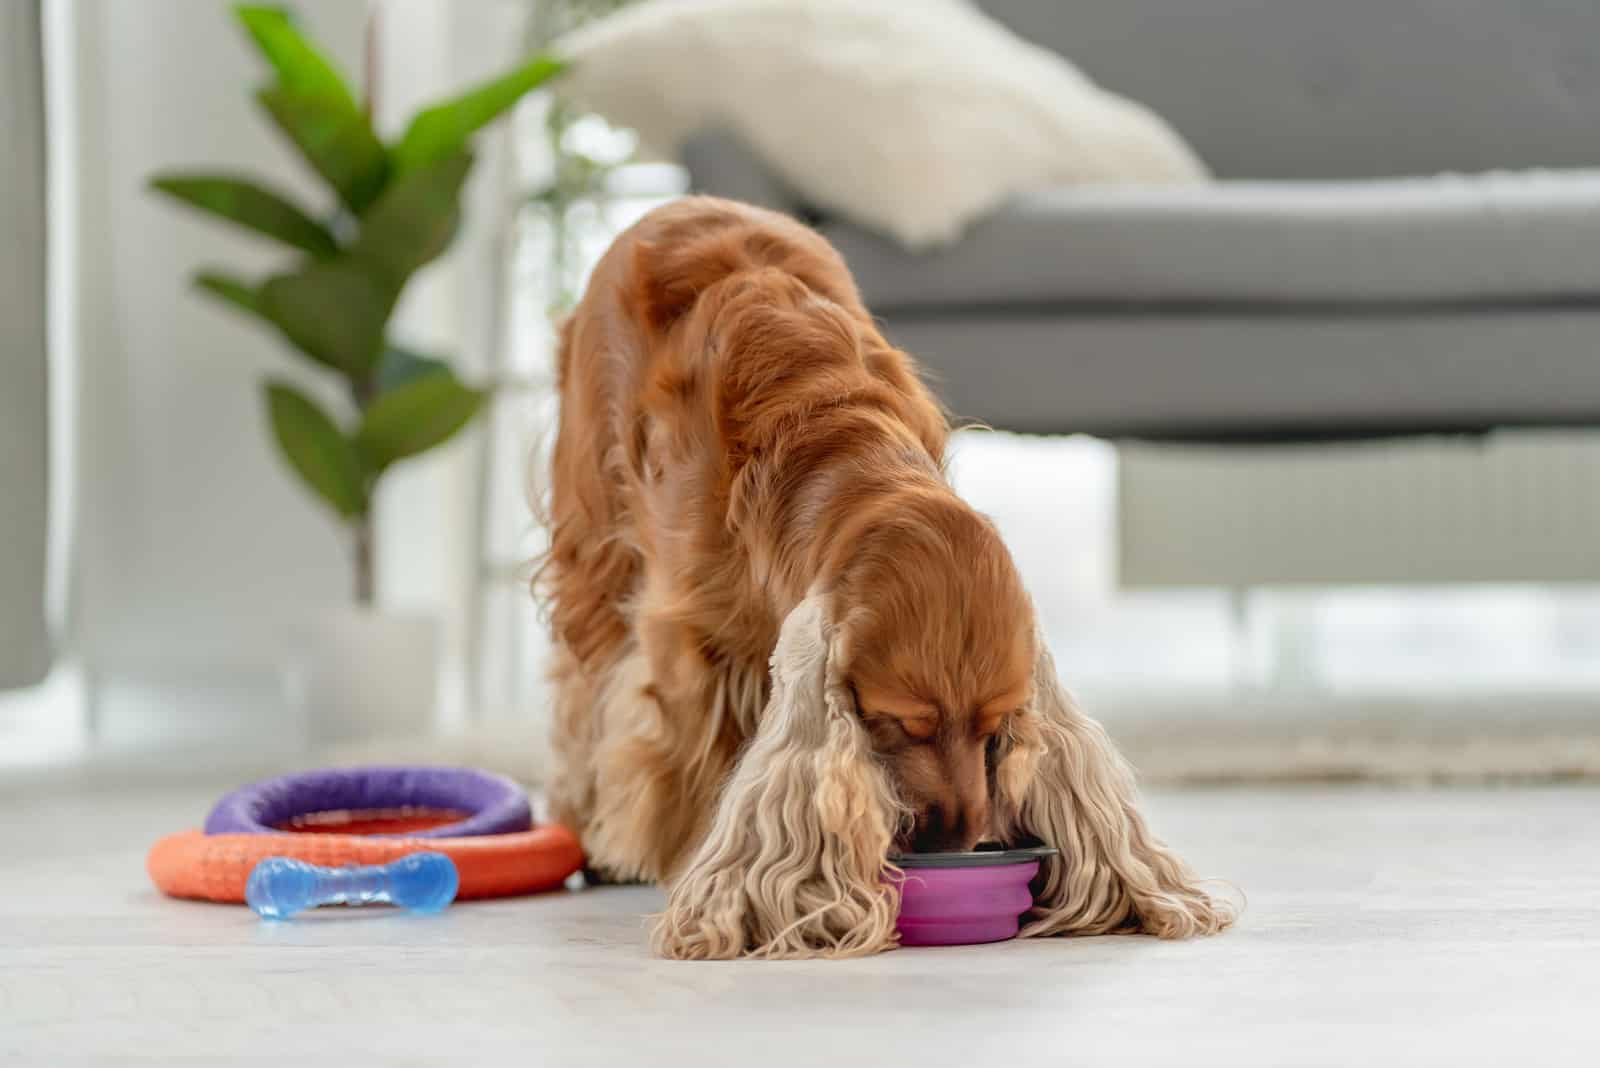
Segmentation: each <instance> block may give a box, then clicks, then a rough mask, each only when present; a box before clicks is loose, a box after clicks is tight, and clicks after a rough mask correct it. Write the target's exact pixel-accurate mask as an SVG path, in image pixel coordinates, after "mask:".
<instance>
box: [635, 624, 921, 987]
mask: <svg viewBox="0 0 1600 1068" xmlns="http://www.w3.org/2000/svg"><path fill="white" fill-rule="evenodd" d="M834 639H835V635H834V628H833V625H832V623H831V621H830V619H829V612H828V603H827V598H826V597H825V596H820V595H819V596H813V597H810V598H808V599H807V600H805V601H803V602H801V604H800V605H799V606H797V607H796V608H795V609H794V610H793V611H792V612H790V613H789V616H788V618H787V619H785V620H784V623H783V628H782V631H781V633H780V635H779V638H778V645H777V649H776V651H775V652H774V653H773V656H772V696H771V698H770V699H769V701H768V703H767V707H766V710H765V711H764V712H763V714H762V718H761V723H760V726H759V728H758V730H757V732H756V735H755V738H754V739H753V740H752V741H751V743H750V747H749V748H748V749H747V750H746V752H745V754H744V756H743V757H742V758H741V759H740V761H739V766H738V768H737V769H736V770H735V772H734V774H733V777H732V779H731V780H730V782H729V783H728V785H727V787H726V789H725V790H724V791H723V795H722V799H721V802H720V804H719V806H718V809H717V814H716V818H715V820H714V822H713V824H712V827H711V830H710V832H709V833H708V834H707V836H706V839H705V841H704V842H703V843H702V844H701V845H700V847H699V849H698V850H697V851H696V853H695V855H694V857H693V858H692V859H691V860H690V861H689V864H688V866H687V867H686V868H685V869H684V871H683V872H682V874H681V875H679V876H678V878H677V879H676V880H675V881H674V882H673V884H672V886H671V889H670V891H669V894H668V898H667V908H666V911H665V912H664V913H663V914H662V915H660V916H659V917H657V919H656V924H655V930H654V932H653V935H652V945H653V946H654V948H655V950H656V952H657V953H659V954H661V955H662V956H665V957H676V958H681V959H701V960H703V959H727V958H732V957H741V956H753V957H763V956H764V957H852V956H860V955H864V954H868V953H877V952H879V951H881V950H885V949H890V948H893V947H894V945H895V944H896V935H895V927H894V924H895V915H896V913H897V912H898V911H899V898H898V895H897V894H896V893H895V891H894V889H893V888H892V887H891V886H889V885H888V884H887V883H885V882H884V869H885V863H886V857H887V855H888V852H889V846H890V843H891V841H892V840H893V837H894V833H895V831H896V829H897V827H898V825H899V821H900V818H901V809H900V806H899V804H898V803H897V801H896V800H895V797H894V793H893V791H892V789H891V788H890V785H889V782H888V780H887V778H886V776H885V775H884V773H883V771H882V770H881V769H880V768H879V767H878V765H877V764H876V763H875V762H874V761H873V760H872V759H871V744H870V740H869V739H868V738H867V736H866V732H865V730H864V728H863V727H862V726H861V724H860V721H859V719H858V718H857V716H856V715H855V711H854V706H853V704H852V701H851V698H850V694H849V692H848V689H847V687H845V686H844V685H843V684H842V683H841V681H840V680H839V679H838V678H837V677H835V675H834V672H833V671H832V670H831V669H830V662H831V659H832V657H831V653H830V650H831V648H832V646H833V644H834Z"/></svg>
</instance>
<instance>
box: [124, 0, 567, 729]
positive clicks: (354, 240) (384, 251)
mask: <svg viewBox="0 0 1600 1068" xmlns="http://www.w3.org/2000/svg"><path fill="white" fill-rule="evenodd" d="M234 13H235V15H236V16H237V18H238V20H239V22H240V24H241V25H242V26H243V28H244V30H245V31H246V32H247V33H248V35H249V37H250V39H251V40H252V41H253V42H254V43H255V45H256V47H257V48H258V50H259V51H260V53H261V55H262V57H263V58H264V59H265V60H266V62H267V64H268V67H269V68H270V70H271V72H272V75H273V80H272V81H271V83H270V84H268V85H266V86H265V87H263V88H262V89H260V90H258V91H257V93H256V99H257V101H258V102H259V103H260V105H261V107H262V110H263V111H264V112H265V113H266V115H267V117H268V118H269V119H270V120H271V122H272V124H273V125H275V126H276V127H277V129H278V130H279V132H280V133H281V134H282V135H283V136H284V137H285V138H286V139H287V140H288V142H289V144H290V145H291V146H293V148H294V149H295V150H296V151H297V152H298V153H299V155H300V156H301V157H302V158H303V159H304V161H305V162H306V163H307V164H308V165H309V166H310V168H311V170H313V171H314V172H315V173H316V174H317V175H318V176H319V177H320V178H321V179H322V181H323V182H324V183H325V184H326V185H327V187H328V190H329V197H328V204H327V205H326V207H325V209H324V210H320V211H313V210H307V209H305V208H303V207H301V206H300V205H298V204H295V203H294V202H293V201H291V200H290V199H289V198H288V197H286V196H284V195H283V194H282V193H280V192H277V191H275V190H273V189H272V188H270V187H269V186H268V185H266V184H264V183H262V182H259V181H256V180H254V179H251V178H248V177H244V176H240V175H235V174H225V173H214V172H201V173H184V174H162V175H157V176H155V177H154V178H152V179H151V181H150V185H151V187H152V188H153V189H154V190H156V191H158V192H160V193H162V194H165V195H166V196H169V197H171V198H173V199H175V200H178V201H180V202H181V203H183V204H185V205H187V206H189V207H191V208H195V209H198V210H200V211H203V212H206V213H207V214H209V215H212V216H214V217H217V218H220V219H223V220H226V221H227V222H230V223H233V224H235V225H237V226H240V227H243V228H244V229H246V230H249V231H252V232H254V233H255V234H257V235H259V236H261V237H264V238H268V239H271V240H273V241H276V242H277V243H279V244H281V245H283V246H286V247H287V248H289V249H292V250H294V252H295V253H296V258H295V260H294V261H293V262H291V263H290V264H289V265H288V266H287V267H286V269H285V270H283V271H282V272H280V273H277V274H273V275H271V276H270V277H268V278H266V279H264V280H260V281H255V280H246V279H241V278H239V277H237V276H235V275H233V274H230V273H228V272H225V271H220V270H214V269H207V270H202V271H200V272H199V273H198V274H197V275H196V276H195V279H194V281H195V285H196V286H197V287H198V288H199V289H200V290H201V291H203V292H205V293H206V294H208V295H210V296H211V297H214V298H216V299H218V300H220V301H222V302H224V303H225V304H227V305H228V306H229V307H231V308H234V309H236V310H237V311H239V312H241V313H243V314H245V315H247V316H249V317H250V318H252V319H254V320H256V321H258V322H260V323H262V324H265V325H266V326H268V327H270V328H271V329H272V330H274V331H275V332H277V333H278V334H280V335H281V336H282V337H283V339H284V340H286V341H287V342H288V343H289V345H290V347H291V348H292V349H293V350H294V351H296V352H298V353H299V354H300V355H301V356H303V357H304V358H305V359H306V360H307V361H308V362H309V364H310V365H311V366H312V367H314V368H316V369H317V370H319V371H320V372H322V373H323V374H326V375H329V376H331V377H333V378H334V379H335V380H336V381H337V382H338V383H339V384H340V386H341V389H340V392H341V394H342V396H343V404H341V405H340V406H339V408H338V409H336V410H331V411H330V410H329V409H327V408H325V407H324V406H323V405H321V404H319V403H318V402H317V401H316V400H315V399H313V397H312V396H310V395H309V394H307V393H306V392H305V391H303V390H301V389H300V388H298V387H297V386H296V385H294V384H293V383H292V382H290V381H289V380H287V379H283V378H273V379H270V380H268V381H267V382H265V383H263V399H264V401H265V406H266V413H267V417H268V422H269V425H270V427H271V431H272V437H273V440H274V441H275V443H276V444H277V447H278V451H279V452H280V454H281V455H282V457H283V459H284V461H285V462H286V464H287V465H288V467H289V469H290V470H291V471H293V472H294V473H295V474H296V475H297V476H298V477H299V479H300V481H301V482H302V483H303V484H304V485H305V486H306V488H307V489H309V490H310V491H311V492H312V494H313V495H314V496H315V497H316V498H317V499H318V500H319V501H321V502H322V504H324V505H325V506H326V507H327V508H328V509H329V510H330V511H331V513H332V514H333V515H334V516H335V517H336V518H337V519H338V521H339V522H340V523H341V524H343V526H344V527H345V529H346V531H347V535H348V537H349V539H350V544H351V551H352V557H353V572H354V583H353V586H354V603H355V609H356V610H355V611H354V612H351V613H348V614H346V615H344V616H341V617H339V618H337V619H330V620H325V621H320V622H321V623H322V624H323V625H322V626H321V627H320V638H321V641H320V642H319V643H318V646H317V648H315V649H313V650H312V652H311V655H310V657H309V660H308V662H307V663H306V664H305V665H304V667H305V669H306V671H305V675H304V687H305V700H306V703H307V704H308V706H309V710H310V714H311V717H312V721H311V727H312V730H313V731H314V732H315V733H316V734H318V735H319V736H321V737H324V738H326V737H338V736H350V735H355V734H360V733H364V732H366V731H367V730H370V729H373V728H375V727H386V728H389V729H415V728H420V727H423V726H425V725H426V724H427V721H428V719H429V717H430V716H431V712H432V705H433V696H434V692H433V678H434V675H435V661H436V650H435V646H436V639H435V633H434V625H433V621H431V620H422V621H415V620H405V619H400V618H397V617H388V616H384V615H382V614H381V613H379V612H377V611H376V608H375V604H374V600H375V598H374V594H375V590H374V572H375V568H374V559H373V524H372V503H373V499H374V495H375V492H376V489H377V487H378V485H379V483H380V482H381V480H382V479H383V477H384V475H385V474H386V473H387V472H388V471H389V470H391V469H392V468H393V467H394V465H396V464H398V463H400V462H402V461H404V460H406V459H408V458H410V457H413V456H416V455H418V454H420V453H423V452H426V451H428V450H429V449H433V448H435V447H437V446H439V445H442V444H443V443H444V442H446V441H448V440H449V439H450V438H451V437H453V436H454V435H455V434H456V433H458V432H459V431H460V430H461V429H462V428H463V427H465V426H466V425H467V424H468V423H469V422H471V420H472V419H473V417H474V416H475V415H476V414H477V412H478V410H479V409H480V408H481V407H482V406H483V403H484V400H485V396H486V395H485V391H483V390H481V389H477V388H474V387H473V386H471V385H468V384H466V383H464V382H462V381H461V380H460V379H459V378H458V377H457V376H456V375H455V373H454V372H453V371H452V370H451V367H450V365H449V364H448V363H447V362H446V361H444V360H443V359H440V358H439V357H438V356H436V355H425V354H422V353H418V352H414V351H411V350H409V349H407V348H405V347H404V346H402V345H399V344H396V343H395V342H394V341H393V339H391V338H390V337H389V320H390V317H391V315H392V314H393V312H394V309H395V306H396V304H397V303H398V301H399V299H400V296H401V294H402V293H403V292H404V291H405V288H406V286H407V285H408V284H409V282H410V281H411V279H412V277H413V276H414V275H415V274H416V273H417V272H418V271H419V270H420V269H421V268H423V267H424V266H426V265H427V264H428V263H430V262H432V261H433V260H434V259H436V258H437V257H438V256H439V255H441V254H442V253H443V252H444V251H445V249H446V248H447V247H448V246H449V244H450V241H451V239H452V237H453V236H454V234H455V230H456V226H457V222H458V219H459V215H460V197H461V189H462V186H463V183H464V182H465V181H466V178H467V175H468V173H469V172H470V171H471V169H472V164H473V156H472V152H471V149H470V142H471V139H472V137H473V135H474V134H475V133H476V132H477V131H478V130H480V129H481V128H483V127H484V126H486V125H487V124H489V123H490V122H493V121H494V120H495V119H496V118H498V117H499V116H501V115H502V114H504V113H505V112H506V111H507V110H509V109H510V108H511V107H512V105H514V104H515V103H516V102H517V101H518V100H519V99H520V98H521V97H522V96H523V95H524V94H526V93H528V92H529V91H530V90H532V89H534V88H535V87H537V86H539V85H541V84H543V83H545V82H546V81H548V80H549V79H550V78H552V77H554V76H555V75H556V74H557V73H559V71H560V66H561V65H560V63H559V62H558V61H556V60H554V59H551V58H549V57H547V56H538V57H535V58H532V59H530V60H528V61H527V62H525V63H523V64H521V65H520V66H518V67H517V68H515V69H514V70H511V71H509V72H507V73H506V74H504V75H503V76H501V77H498V78H495V79H493V80H491V81H488V82H485V83H483V84H481V85H479V86H476V87H474V88H473V89H471V90H469V91H468V92H466V93H464V94H462V95H460V96H458V97H456V98H454V99H450V100H447V101H443V102H440V103H438V104H436V105H434V106H431V107H428V108H425V109H424V110H422V111H421V112H420V113H418V114H417V115H416V116H415V117H414V118H413V119H412V120H411V122H410V123H409V124H408V125H407V126H406V128H405V130H404V132H403V133H402V134H401V136H400V137H399V138H398V139H397V140H394V141H392V142H390V143H387V144H386V143H385V142H384V141H382V140H380V138H379V136H378V134H377V133H376V132H375V131H374V129H373V126H372V121H371V106H370V105H371V93H370V91H369V92H368V93H366V94H365V95H366V97H367V99H366V100H365V101H364V102H363V101H360V100H358V99H357V97H356V94H355V93H354V92H352V90H351V89H350V87H349V85H348V83H347V82H346V81H345V79H344V78H343V77H342V76H341V75H340V73H339V72H338V70H337V69H336V68H335V67H334V65H333V64H332V63H331V62H330V61H329V60H328V59H327V57H326V56H325V55H324V54H323V53H322V52H321V51H320V50H319V49H318V48H317V47H316V46H315V45H314V44H313V43H312V42H311V41H309V40H308V39H307V38H306V37H305V36H304V35H303V34H302V33H301V32H300V31H299V29H298V28H297V27H296V25H295V22H294V20H293V18H292V17H291V15H290V13H289V12H288V11H286V10H284V9H282V8H278V7H273V6H264V5H241V6H239V7H236V8H235V9H234Z"/></svg>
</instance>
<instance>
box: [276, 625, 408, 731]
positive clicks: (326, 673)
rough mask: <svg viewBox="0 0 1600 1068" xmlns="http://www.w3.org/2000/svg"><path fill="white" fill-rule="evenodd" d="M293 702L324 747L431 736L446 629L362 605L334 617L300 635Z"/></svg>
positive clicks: (291, 679)
mask: <svg viewBox="0 0 1600 1068" xmlns="http://www.w3.org/2000/svg"><path fill="white" fill-rule="evenodd" d="M295 645H296V649H295V654H294V657H293V660H292V662H291V667H290V671H289V678H288V685H289V699H290V701H291V703H292V704H294V705H295V706H297V707H298V708H300V709H301V710H302V712H303V714H304V716H305V730H306V737H307V740H308V741H309V742H310V743H312V744H314V745H316V744H325V743H329V742H346V741H354V740H358V739H363V738H376V737H415V736H418V735H422V734H426V733H430V732H431V731H432V730H433V728H434V726H435V723H434V708H435V704H436V700H437V696H438V679H439V625H438V621H437V620H434V619H432V618H429V617H425V616H398V615H388V614H385V613H383V612H376V611H369V610H364V609H359V608H354V607H351V608H345V609H341V610H338V611H333V612H329V613H328V614H327V615H326V616H324V617H322V618H320V619H318V620H317V621H316V622H315V623H312V624H310V625H308V626H306V627H305V628H303V629H302V630H301V631H300V633H299V634H298V635H297V640H296V642H295Z"/></svg>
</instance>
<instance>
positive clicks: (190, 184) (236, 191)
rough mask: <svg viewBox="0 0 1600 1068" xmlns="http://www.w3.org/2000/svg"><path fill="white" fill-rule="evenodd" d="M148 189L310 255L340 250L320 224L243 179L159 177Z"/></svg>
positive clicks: (330, 253)
mask: <svg viewBox="0 0 1600 1068" xmlns="http://www.w3.org/2000/svg"><path fill="white" fill-rule="evenodd" d="M150 188H152V189H154V190H156V191H157V192H161V193H165V194H167V196H169V197H172V198H173V199H175V200H178V201H181V202H183V203H185V204H188V205H190V206H191V207H195V208H199V209H200V210H201V211H204V212H209V213H210V214H212V215H216V216H219V217H221V218H223V219H227V220H228V221H230V222H235V223H238V224H239V225H240V226H243V227H245V228H246V229H250V230H254V231H255V232H256V233H258V234H265V235H266V236H268V237H271V238H276V239H277V240H279V241H282V242H283V243H284V244H286V245H289V246H291V247H293V248H298V249H302V250H304V251H306V252H309V253H311V255H313V256H317V257H325V256H332V255H333V254H334V253H336V252H338V251H339V245H338V243H337V242H335V241H334V239H333V235H332V234H330V233H329V232H328V231H327V228H326V227H324V226H323V225H322V224H321V223H319V222H317V221H316V220H314V219H312V218H311V217H310V216H309V215H307V214H306V213H305V212H303V211H301V210H300V209H299V208H298V207H296V206H295V205H294V204H292V203H291V202H290V201H288V200H287V199H285V198H284V197H282V196H280V195H279V194H277V193H275V192H273V191H272V190H270V189H267V188H265V187H263V186H260V185H258V184H256V183H255V182H252V181H250V180H249V179H246V178H234V177H231V176H228V175H221V174H215V175H213V174H192V175H181V174H169V175H158V176H157V177H155V178H152V179H151V180H150Z"/></svg>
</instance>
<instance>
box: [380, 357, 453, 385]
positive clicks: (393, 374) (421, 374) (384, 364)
mask: <svg viewBox="0 0 1600 1068" xmlns="http://www.w3.org/2000/svg"><path fill="white" fill-rule="evenodd" d="M450 373H451V371H450V365H449V364H447V363H445V362H444V361H443V360H441V359H439V358H438V357H436V356H425V355H423V354H422V353H420V352H412V351H411V350H410V349H405V348H401V347H400V346H398V345H390V346H389V347H388V348H386V349H384V350H383V356H382V357H381V358H380V359H379V360H378V373H377V376H376V382H377V386H378V392H379V393H387V392H388V391H389V390H392V389H397V388H398V387H400V386H403V385H405V384H407V383H408V382H415V381H416V380H417V379H419V378H427V377H428V376H430V375H449V374H450Z"/></svg>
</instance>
